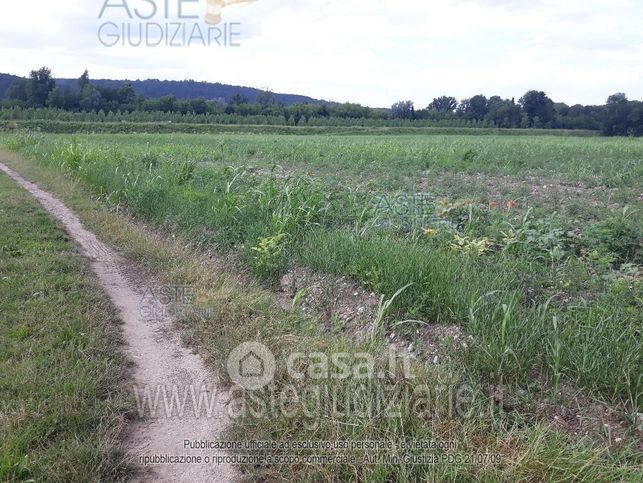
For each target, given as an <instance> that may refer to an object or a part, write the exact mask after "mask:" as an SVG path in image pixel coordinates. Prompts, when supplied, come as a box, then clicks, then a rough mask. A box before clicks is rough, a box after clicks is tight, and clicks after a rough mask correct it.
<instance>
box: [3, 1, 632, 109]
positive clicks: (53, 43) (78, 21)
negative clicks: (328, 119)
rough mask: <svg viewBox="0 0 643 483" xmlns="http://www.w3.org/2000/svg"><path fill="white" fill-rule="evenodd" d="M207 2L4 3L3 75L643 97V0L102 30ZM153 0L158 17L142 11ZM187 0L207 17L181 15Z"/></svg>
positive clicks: (262, 17)
mask: <svg viewBox="0 0 643 483" xmlns="http://www.w3.org/2000/svg"><path fill="white" fill-rule="evenodd" d="M206 1H207V0H57V1H52V0H21V1H19V2H5V3H4V4H3V9H2V10H3V11H2V15H1V16H0V45H2V47H1V48H0V72H4V73H12V74H18V75H27V74H28V73H29V71H30V70H32V69H35V68H38V67H41V66H47V67H49V68H50V69H52V71H53V74H54V76H56V77H79V76H80V74H81V73H82V72H83V70H84V69H88V70H89V73H90V76H91V77H92V78H112V79H124V78H127V79H146V78H156V79H168V80H169V79H171V80H182V79H194V80H199V81H208V82H221V83H226V84H235V85H245V86H252V87H258V88H262V89H270V90H272V91H274V92H282V93H292V94H302V95H308V96H311V97H315V98H320V99H326V100H332V101H337V102H359V103H361V104H364V105H368V106H372V107H388V106H390V105H391V104H392V103H394V102H396V101H399V100H406V99H409V100H412V101H414V103H415V105H416V107H425V106H426V105H428V104H429V102H431V100H432V99H433V98H434V97H438V96H440V95H451V96H454V97H456V98H457V99H464V98H468V97H471V96H473V95H476V94H484V95H486V96H492V95H500V96H503V97H505V98H511V97H515V98H516V99H518V98H519V97H520V96H521V95H522V94H524V93H525V92H526V91H527V90H529V89H538V90H544V91H545V92H546V93H547V94H548V95H549V96H550V97H551V98H552V99H554V100H555V101H560V102H565V103H567V104H569V105H573V104H603V103H605V101H606V99H607V97H608V96H609V95H610V94H613V93H615V92H625V93H626V94H627V95H628V97H629V98H630V99H643V28H641V25H642V24H643V2H641V0H610V1H605V0H343V1H340V0H290V1H284V0H254V1H252V2H249V3H244V4H238V5H230V6H227V7H226V8H224V10H223V22H224V23H222V24H219V25H218V28H220V29H223V27H224V25H227V26H228V27H229V28H232V30H233V31H235V32H238V34H239V35H238V36H236V37H234V38H233V42H234V43H237V44H239V45H237V46H226V47H221V46H217V45H210V46H203V45H198V44H199V43H198V42H193V44H192V45H190V46H180V47H169V46H165V45H163V44H161V45H159V46H156V47H148V46H145V45H142V46H138V47H132V46H125V47H123V46H122V45H120V44H119V45H116V46H113V47H107V46H105V45H103V44H102V43H101V42H100V40H99V35H98V32H99V29H100V27H101V25H103V24H105V23H107V22H112V23H114V24H116V25H117V26H118V25H122V23H123V22H126V23H127V24H129V25H130V28H133V31H134V32H138V30H137V29H138V28H139V26H140V25H141V24H143V25H145V24H146V23H155V24H157V25H164V24H165V23H166V22H181V23H183V24H184V25H186V26H187V28H192V27H193V25H194V24H195V23H196V24H199V25H200V27H201V28H202V29H203V31H205V29H206V28H207V25H206V24H205V23H204V22H203V17H204V15H203V14H204V12H205V9H206ZM228 1H230V0H228ZM105 4H107V7H106V8H104V9H103V7H105ZM152 4H154V6H156V7H157V8H156V14H155V15H154V16H153V17H151V18H150V19H141V18H138V17H137V16H136V14H135V12H137V11H138V12H139V13H140V14H141V15H142V16H148V15H149V14H151V13H152ZM179 4H180V6H181V11H182V13H183V16H185V17H187V16H196V17H197V18H196V19H192V18H182V19H179V18H178V9H179ZM124 5H126V6H127V9H126V8H125V7H124ZM166 5H167V6H168V11H167V12H165V11H164V7H165V6H166ZM101 10H103V15H102V18H99V14H100V13H101ZM127 10H129V12H130V13H131V14H132V18H131V19H129V18H128V15H127ZM166 14H167V19H166V18H165V17H166ZM230 24H234V25H233V26H230ZM103 28H104V30H103V31H102V32H103V34H105V32H110V33H111V32H112V30H113V29H114V28H115V27H113V26H111V25H110V26H108V27H107V28H106V27H103ZM110 29H112V30H110ZM152 31H153V32H155V30H152ZM103 39H105V37H103ZM155 39H156V37H154V38H153V39H152V40H155ZM195 44H196V45H195Z"/></svg>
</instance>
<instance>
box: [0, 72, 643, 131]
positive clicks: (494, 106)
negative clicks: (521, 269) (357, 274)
mask: <svg viewBox="0 0 643 483" xmlns="http://www.w3.org/2000/svg"><path fill="white" fill-rule="evenodd" d="M2 107H3V108H22V109H33V108H36V109H38V108H51V109H58V110H62V111H69V112H94V113H103V114H105V115H107V114H109V113H114V114H116V113H132V112H148V113H154V112H159V113H176V114H180V115H196V116H203V115H208V116H212V115H216V116H217V117H219V115H229V116H230V118H231V119H239V118H243V117H255V118H266V119H277V118H278V119H285V123H286V124H291V125H310V124H313V123H318V124H319V123H320V124H328V125H332V124H333V123H336V124H342V125H351V124H353V123H354V124H355V125H368V124H370V125H387V124H388V123H390V124H391V125H399V124H400V123H404V124H410V125H413V124H417V125H428V124H433V125H460V126H475V127H497V128H545V129H591V130H600V131H602V132H603V133H604V134H605V135H608V136H642V135H643V102H639V101H630V100H628V99H627V97H626V95H625V94H622V93H617V94H614V95H611V96H610V97H609V98H608V100H607V103H606V104H605V105H601V106H583V105H574V106H568V105H566V104H564V103H560V102H558V103H557V102H554V101H553V100H552V99H550V98H549V97H548V96H547V94H546V93H545V92H542V91H536V90H530V91H528V92H526V93H525V94H524V95H523V96H522V97H521V98H520V99H519V100H518V101H517V102H516V100H515V99H503V98H502V97H500V96H493V97H490V98H487V97H486V96H484V95H476V96H473V97H471V98H469V99H463V100H460V101H458V100H457V99H456V98H455V97H451V96H440V97H436V98H435V99H433V101H432V102H431V103H430V104H429V105H428V106H426V107H425V108H422V109H416V108H415V105H414V103H413V102H412V101H400V102H396V103H395V104H393V105H392V106H391V108H390V109H378V108H370V107H366V106H362V105H360V104H355V103H344V104H335V103H319V104H313V103H301V104H293V105H288V106H286V105H283V104H282V103H280V102H278V101H277V99H276V97H275V95H274V94H273V93H271V92H261V93H259V94H258V95H257V97H256V99H255V100H254V102H250V101H249V100H248V99H247V98H246V97H244V96H243V95H241V94H237V95H235V96H234V97H233V98H232V99H231V100H230V102H226V101H225V100H224V99H222V98H219V99H205V98H202V97H199V98H193V99H177V97H176V96H174V95H166V96H163V97H160V98H147V97H145V96H142V95H140V94H137V93H136V92H135V91H134V88H133V87H132V84H131V83H130V82H125V83H124V84H122V85H120V86H118V87H108V86H96V85H94V84H93V83H92V82H91V80H90V78H89V73H88V72H87V71H85V72H84V73H83V74H82V75H81V76H80V77H79V78H78V80H77V86H76V87H75V88H72V87H70V86H58V85H56V81H55V80H54V78H53V77H52V75H51V70H50V69H48V68H46V67H42V68H40V69H38V70H33V71H31V73H30V74H29V77H28V78H26V79H23V78H19V79H16V80H14V81H13V82H12V84H11V85H10V86H9V88H8V89H7V92H6V94H5V99H4V100H3V101H2Z"/></svg>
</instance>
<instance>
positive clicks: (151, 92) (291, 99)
mask: <svg viewBox="0 0 643 483" xmlns="http://www.w3.org/2000/svg"><path fill="white" fill-rule="evenodd" d="M19 78H20V77H19V76H16V75H12V74H0V99H2V98H4V97H5V92H6V91H7V88H8V87H9V85H10V84H11V83H12V82H13V81H14V80H16V79H19ZM125 82H127V81H124V80H111V79H92V84H94V85H95V86H103V87H120V86H122V85H123V84H124V83H125ZM130 82H131V83H132V87H134V91H136V93H137V94H142V95H143V96H145V97H148V98H152V99H157V98H159V97H163V96H167V95H174V96H176V98H177V99H190V98H192V99H194V98H197V97H203V98H205V99H208V100H210V99H223V100H224V101H226V102H230V101H231V100H232V98H233V97H234V96H235V95H237V94H239V95H241V96H243V97H245V98H247V99H248V101H250V102H255V100H256V98H257V95H259V94H261V93H264V92H265V91H263V90H261V89H255V88H253V87H243V86H233V85H229V84H221V83H219V82H215V83H211V82H196V81H193V80H184V81H162V80H158V79H146V80H135V81H130ZM56 84H57V85H59V86H61V87H64V86H69V87H70V88H72V89H76V88H77V87H78V83H77V79H56ZM273 94H274V96H275V100H276V101H277V102H279V103H281V104H284V105H287V106H288V105H292V104H301V103H308V104H322V103H324V102H325V101H322V100H320V99H313V98H312V97H307V96H300V95H296V94H281V93H273Z"/></svg>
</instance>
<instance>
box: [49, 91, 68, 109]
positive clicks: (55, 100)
mask: <svg viewBox="0 0 643 483" xmlns="http://www.w3.org/2000/svg"><path fill="white" fill-rule="evenodd" d="M47 107H53V108H54V109H64V108H65V98H64V96H63V93H62V91H61V90H60V87H59V86H56V87H54V88H53V90H52V91H51V92H50V93H49V95H48V96H47Z"/></svg>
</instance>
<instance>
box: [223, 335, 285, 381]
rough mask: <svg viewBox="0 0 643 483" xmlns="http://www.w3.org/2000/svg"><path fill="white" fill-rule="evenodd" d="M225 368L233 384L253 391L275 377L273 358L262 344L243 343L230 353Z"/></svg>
mask: <svg viewBox="0 0 643 483" xmlns="http://www.w3.org/2000/svg"><path fill="white" fill-rule="evenodd" d="M226 366H227V368H228V374H229V375H230V378H231V379H232V380H233V381H234V382H236V383H237V384H239V385H240V386H243V387H244V388H246V389H249V390H251V391H254V390H257V389H261V388H262V387H264V386H266V385H267V384H269V383H270V381H272V378H273V377H274V375H275V356H274V355H273V354H272V352H270V349H268V348H267V347H266V346H265V345H263V344H260V343H258V342H244V343H243V344H240V345H239V346H237V347H236V348H235V349H234V350H233V351H232V352H230V355H229V356H228V362H227V365H226Z"/></svg>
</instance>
